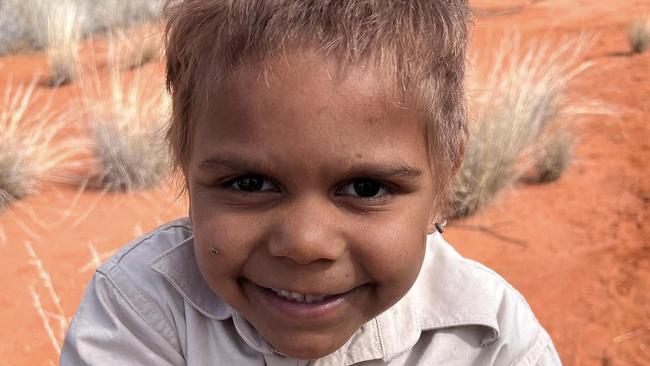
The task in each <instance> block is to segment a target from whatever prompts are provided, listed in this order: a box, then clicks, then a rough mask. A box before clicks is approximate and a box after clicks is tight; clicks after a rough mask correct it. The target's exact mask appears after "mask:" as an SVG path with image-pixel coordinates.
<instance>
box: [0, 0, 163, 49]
mask: <svg viewBox="0 0 650 366" xmlns="http://www.w3.org/2000/svg"><path fill="white" fill-rule="evenodd" d="M65 2H69V3H71V4H72V5H74V6H75V8H76V9H77V11H76V14H77V19H78V25H79V29H80V30H81V32H82V33H83V34H91V33H95V32H103V31H107V30H113V29H116V28H129V27H132V26H134V25H137V24H140V23H142V22H147V21H151V20H152V19H158V18H160V17H161V15H162V8H163V3H164V1H163V0H128V1H127V0H65ZM60 3H61V1H60V0H1V1H0V54H5V53H9V52H17V51H18V52H19V51H29V50H39V49H43V48H45V47H47V45H48V27H47V26H46V25H47V23H48V18H49V17H50V15H51V12H52V10H53V9H54V8H57V7H60ZM62 23H64V22H62Z"/></svg>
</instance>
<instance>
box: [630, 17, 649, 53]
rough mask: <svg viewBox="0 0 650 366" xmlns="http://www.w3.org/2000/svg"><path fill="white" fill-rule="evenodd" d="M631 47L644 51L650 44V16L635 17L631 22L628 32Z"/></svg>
mask: <svg viewBox="0 0 650 366" xmlns="http://www.w3.org/2000/svg"><path fill="white" fill-rule="evenodd" d="M627 38H628V41H629V42H630V49H631V50H632V52H634V53H642V52H644V51H645V50H647V49H648V46H650V17H645V18H639V19H635V20H634V21H632V23H630V27H629V28H628V33H627Z"/></svg>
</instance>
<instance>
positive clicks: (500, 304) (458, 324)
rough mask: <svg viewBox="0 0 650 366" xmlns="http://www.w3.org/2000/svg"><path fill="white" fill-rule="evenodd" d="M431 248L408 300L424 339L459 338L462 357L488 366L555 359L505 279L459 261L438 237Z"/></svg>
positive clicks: (524, 304)
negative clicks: (481, 361)
mask: <svg viewBox="0 0 650 366" xmlns="http://www.w3.org/2000/svg"><path fill="white" fill-rule="evenodd" d="M427 244H428V250H427V254H426V256H425V259H424V263H423V265H422V271H421V273H420V275H419V277H418V279H417V281H416V283H415V285H414V287H413V289H412V291H411V293H410V294H409V295H410V296H411V298H412V299H413V300H412V301H413V302H414V303H415V307H414V309H415V313H416V314H417V315H416V317H417V322H418V324H419V326H420V330H421V331H422V332H423V333H422V334H423V335H424V334H425V333H429V335H430V336H431V337H437V338H438V341H443V342H445V341H447V342H453V341H452V340H453V339H459V338H460V339H462V340H463V341H462V342H459V345H460V344H461V343H462V345H460V346H459V347H460V348H458V350H461V349H463V348H464V347H467V348H466V349H463V350H462V352H461V353H462V356H461V355H460V354H461V353H459V357H461V358H463V357H468V359H467V361H468V362H469V360H470V359H471V360H474V361H476V360H483V361H484V363H482V364H486V365H488V364H490V365H491V364H502V363H504V364H505V363H507V364H533V365H534V364H536V362H537V360H541V359H543V358H545V357H550V358H554V357H556V353H555V350H554V348H553V344H552V342H551V340H550V337H549V336H548V334H547V333H546V331H545V330H544V329H543V327H542V326H541V325H540V324H539V322H538V321H537V318H536V317H535V315H534V314H533V311H532V310H531V308H530V307H529V305H528V303H527V302H526V300H525V299H524V298H523V296H522V295H521V294H520V293H519V292H518V291H517V290H516V289H514V288H513V287H512V286H511V285H510V284H509V283H508V282H507V281H506V280H505V279H504V278H503V277H501V276H500V275H499V274H497V273H496V272H495V271H493V270H491V269H489V268H488V267H486V266H484V265H482V264H480V263H478V262H476V261H473V260H470V259H467V258H464V257H463V256H461V255H460V254H459V253H458V252H457V251H456V250H455V249H454V248H453V247H452V246H451V245H449V244H448V243H447V242H446V241H445V240H444V239H443V238H442V236H441V235H439V234H436V235H433V236H430V237H429V238H428V243H427ZM425 338H426V337H425ZM430 344H438V342H431V343H430ZM425 348H426V347H425ZM447 356H449V355H447ZM497 360H500V361H501V362H495V361H497ZM525 360H528V362H529V363H526V361H525ZM457 361H460V360H457ZM505 361H507V362H505ZM556 361H557V364H559V360H556ZM459 364H462V362H459ZM549 364H550V363H549ZM552 364H556V363H552Z"/></svg>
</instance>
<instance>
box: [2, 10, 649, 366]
mask: <svg viewBox="0 0 650 366" xmlns="http://www.w3.org/2000/svg"><path fill="white" fill-rule="evenodd" d="M504 3H505V1H497V0H492V1H488V0H480V1H474V2H472V5H473V6H474V7H475V9H476V10H477V14H478V16H477V17H476V19H475V23H476V24H475V28H474V39H473V45H472V47H475V48H480V49H488V48H489V47H492V46H494V45H495V44H496V42H497V41H498V38H499V36H500V35H502V34H504V33H510V32H518V33H520V34H522V35H524V37H525V38H528V37H529V36H534V35H538V34H546V35H550V36H559V35H577V34H579V33H580V31H583V30H586V31H590V32H594V31H595V32H598V34H599V38H598V41H597V42H596V44H595V46H594V47H593V48H592V49H591V50H590V51H589V52H588V54H587V55H585V59H589V60H591V61H593V62H594V66H593V67H592V68H591V69H589V70H588V71H587V72H586V73H585V74H582V75H580V76H579V77H578V79H577V80H576V81H575V83H574V84H573V87H572V94H574V95H586V96H588V97H596V98H598V99H599V100H601V101H603V102H605V103H607V104H608V105H609V106H611V107H613V108H614V109H616V110H617V111H618V113H617V114H616V115H615V116H595V117H583V118H581V119H580V120H579V121H576V123H577V126H578V136H579V138H580V141H579V146H578V148H577V159H576V161H575V163H574V165H573V166H572V167H571V168H570V169H569V171H568V172H566V174H565V175H564V176H563V177H562V178H561V179H560V180H559V181H556V182H554V183H551V184H547V185H520V186H518V187H516V188H515V189H513V190H510V191H509V192H507V193H505V194H504V195H503V196H502V197H501V198H500V199H499V200H498V201H497V202H496V203H495V204H494V205H493V206H492V207H490V208H489V209H487V210H486V211H485V212H483V213H482V214H480V215H478V216H475V217H472V218H470V219H467V220H462V221H461V222H456V223H454V224H453V225H452V227H451V228H449V229H448V230H447V231H446V232H445V236H446V238H447V240H449V241H450V242H451V243H452V244H454V245H455V246H456V247H457V248H458V250H459V251H460V252H461V253H463V254H464V255H465V256H467V257H470V258H474V259H477V260H479V261H481V262H483V263H485V264H486V265H488V266H490V267H492V268H494V269H495V270H496V271H498V272H499V273H501V274H502V275H503V276H504V277H505V278H506V279H508V280H509V281H510V282H511V283H512V284H513V285H514V286H515V287H516V288H517V289H519V290H520V291H521V292H522V293H523V295H524V296H525V297H526V298H527V299H528V301H529V303H530V305H531V307H532V308H533V310H534V311H535V313H536V314H537V316H538V318H539V320H540V322H541V323H542V324H543V325H544V326H545V327H546V329H547V330H548V331H549V332H550V334H551V336H552V337H553V339H554V341H555V344H556V346H557V348H558V351H559V353H560V356H561V358H562V360H563V362H564V364H566V365H576V366H577V365H599V366H602V365H608V366H612V365H649V364H650V228H649V226H648V224H647V223H648V221H649V220H650V205H649V203H650V179H649V178H650V174H649V169H648V164H649V163H648V162H649V161H650V120H649V117H650V102H649V101H650V52H647V53H645V54H643V55H629V54H627V50H628V46H627V40H626V29H627V25H628V22H629V21H630V19H632V18H633V17H635V16H638V15H640V14H650V2H649V1H625V2H623V1H617V0H607V1H597V2H596V1H584V0H580V1H571V0H550V1H539V0H538V1H517V2H508V4H504ZM154 67H156V66H155V65H154ZM34 72H41V73H44V72H45V61H44V58H43V56H42V55H28V56H9V57H4V58H0V90H1V89H2V88H3V87H4V85H5V84H6V82H7V81H8V80H9V77H10V75H13V80H14V82H15V81H23V82H28V81H29V80H30V79H31V77H32V76H31V75H32V74H33V73H34ZM74 88H75V86H72V87H65V88H62V89H61V90H59V91H56V92H55V94H56V95H55V96H54V97H55V100H56V101H57V103H59V104H60V105H64V103H67V102H68V101H69V99H70V97H71V96H74V95H75V91H74V90H75V89H74ZM42 89H43V92H44V93H50V92H49V91H48V90H47V89H45V88H42ZM77 191H78V188H75V187H69V186H55V187H50V188H46V189H44V190H43V192H42V194H40V195H37V196H34V197H31V198H29V199H27V200H24V201H22V202H20V203H18V204H16V205H14V206H13V207H12V208H11V209H9V210H7V211H5V212H3V213H1V214H0V286H1V288H2V295H0V307H1V308H2V312H0V324H2V325H3V326H2V327H0V340H1V342H0V360H2V361H0V364H7V365H30V366H31V365H43V364H54V363H56V358H57V352H56V349H55V345H54V344H53V343H52V342H51V341H50V338H49V337H48V334H47V332H46V328H45V327H44V325H43V321H42V319H41V318H40V317H39V315H38V313H37V311H36V308H35V306H34V300H33V297H32V295H31V293H30V287H33V288H34V291H35V293H36V294H37V295H38V297H39V298H40V300H41V302H42V307H43V308H44V309H45V311H46V312H48V313H46V314H45V316H46V317H48V318H47V319H48V321H49V324H51V327H52V331H53V334H52V335H53V337H54V338H55V339H57V340H58V341H60V340H61V335H62V329H59V326H58V324H59V323H58V320H57V318H56V314H57V304H56V303H55V302H53V301H52V298H51V297H50V296H49V295H48V290H47V288H46V287H45V286H44V285H43V283H44V282H43V279H42V278H40V277H39V274H38V272H37V270H36V267H35V266H34V264H32V263H31V262H30V261H31V259H30V256H29V254H28V251H27V246H26V242H29V243H31V245H32V247H33V249H34V251H35V252H36V254H37V255H38V257H39V258H40V260H42V265H43V267H44V269H45V270H46V271H47V272H48V273H49V275H50V276H51V280H52V282H53V285H54V288H55V290H56V293H57V294H58V295H59V296H60V304H61V307H62V311H63V313H64V314H65V315H66V316H67V317H70V316H72V314H73V313H74V311H75V309H76V307H77V305H78V303H79V299H80V298H81V295H82V291H83V289H84V287H85V285H86V283H87V282H88V280H89V279H90V277H91V275H92V268H93V261H92V252H91V249H90V245H91V243H92V245H94V247H96V248H97V251H98V252H99V255H100V256H101V257H102V259H105V256H106V255H109V254H110V253H112V252H113V251H114V250H115V249H116V248H118V247H120V246H122V245H123V244H124V243H126V242H127V241H128V240H130V239H132V238H134V237H135V236H136V235H138V234H139V233H141V232H143V231H147V230H150V229H152V228H154V227H155V226H156V225H158V224H160V223H162V222H164V221H166V220H169V219H171V218H174V217H176V216H179V215H182V214H183V213H184V212H185V211H186V207H185V204H184V203H183V202H182V201H174V200H173V198H170V197H173V194H172V193H171V192H172V189H171V188H161V189H158V190H156V191H152V192H146V193H138V194H132V195H126V194H106V193H102V192H98V191H85V192H83V193H80V194H77ZM454 226H455V227H454ZM467 227H473V228H474V229H468V228H467ZM477 227H490V228H492V230H494V231H495V232H496V233H497V234H499V235H502V236H506V237H508V238H513V239H518V240H521V241H523V242H524V245H521V244H515V243H514V242H512V241H508V240H503V239H500V238H498V237H496V236H494V235H490V234H488V233H485V232H483V231H480V230H475V229H476V228H477ZM3 238H5V239H6V240H3Z"/></svg>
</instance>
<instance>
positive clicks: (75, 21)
mask: <svg viewBox="0 0 650 366" xmlns="http://www.w3.org/2000/svg"><path fill="white" fill-rule="evenodd" d="M47 29H48V32H47V35H48V37H47V57H48V61H49V64H50V77H51V84H52V85H53V86H59V85H63V84H67V83H70V82H71V81H73V80H74V79H76V77H77V72H78V68H79V42H80V41H81V24H80V19H79V16H78V9H77V6H76V5H75V4H74V3H73V2H71V1H69V0H62V1H57V2H55V3H53V4H52V5H51V9H50V11H49V14H48V19H47Z"/></svg>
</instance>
